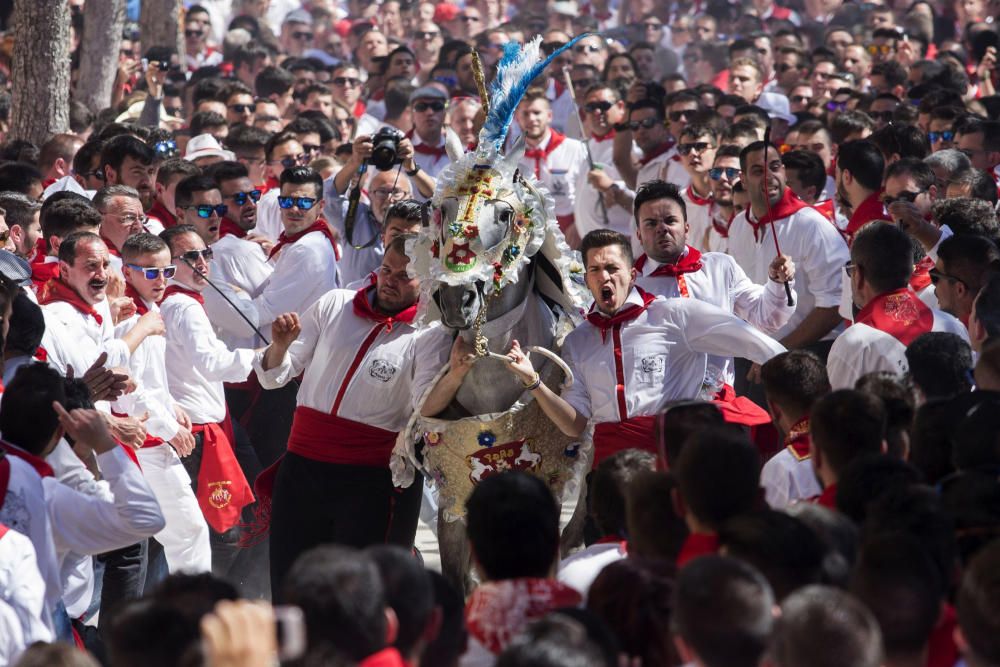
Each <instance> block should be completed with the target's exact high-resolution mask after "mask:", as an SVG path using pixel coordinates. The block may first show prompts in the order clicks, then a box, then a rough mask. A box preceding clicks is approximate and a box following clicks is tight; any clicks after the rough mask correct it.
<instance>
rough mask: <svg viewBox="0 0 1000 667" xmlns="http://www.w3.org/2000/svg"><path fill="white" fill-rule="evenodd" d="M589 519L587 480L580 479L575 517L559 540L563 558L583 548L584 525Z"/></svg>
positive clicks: (572, 517) (571, 519) (564, 529)
mask: <svg viewBox="0 0 1000 667" xmlns="http://www.w3.org/2000/svg"><path fill="white" fill-rule="evenodd" d="M586 519H587V478H586V477H583V478H581V479H580V495H578V496H577V498H576V507H575V508H574V509H573V516H571V517H570V518H569V522H568V523H567V524H566V527H565V528H563V531H562V535H561V536H560V538H559V549H560V553H561V554H562V555H563V557H566V556H568V555H569V554H570V553H571V552H572V551H573V549H576V548H577V547H580V546H583V524H584V522H585V521H586Z"/></svg>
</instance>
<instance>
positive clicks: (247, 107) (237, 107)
mask: <svg viewBox="0 0 1000 667" xmlns="http://www.w3.org/2000/svg"><path fill="white" fill-rule="evenodd" d="M253 109H254V105H252V104H230V105H229V110H230V111H235V112H236V113H253Z"/></svg>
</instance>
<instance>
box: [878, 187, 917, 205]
mask: <svg viewBox="0 0 1000 667" xmlns="http://www.w3.org/2000/svg"><path fill="white" fill-rule="evenodd" d="M925 192H927V190H926V189H924V190H917V191H916V192H910V191H909V190H903V191H902V192H900V193H899V194H898V195H896V196H895V197H889V196H888V195H882V203H883V204H884V205H885V206H892V205H893V204H895V203H896V202H898V201H905V202H909V203H911V204H912V203H913V202H915V201H916V200H917V197H919V196H920V195H922V194H924V193H925Z"/></svg>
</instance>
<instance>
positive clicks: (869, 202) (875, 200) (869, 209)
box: [844, 190, 891, 244]
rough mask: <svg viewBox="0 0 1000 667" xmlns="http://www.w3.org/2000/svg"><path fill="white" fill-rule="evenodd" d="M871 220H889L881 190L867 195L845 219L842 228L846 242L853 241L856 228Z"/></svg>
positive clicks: (858, 228) (856, 231)
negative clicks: (843, 227) (844, 226)
mask: <svg viewBox="0 0 1000 667" xmlns="http://www.w3.org/2000/svg"><path fill="white" fill-rule="evenodd" d="M873 220H891V218H890V217H889V214H888V213H886V212H885V205H884V204H883V203H882V191H881V190H879V191H878V192H873V193H872V194H870V195H868V197H867V198H866V199H865V200H864V201H863V202H861V203H860V204H859V205H858V207H857V208H856V209H854V213H852V214H851V217H850V218H849V219H848V221H847V229H845V230H844V233H845V234H847V242H848V244H850V243H853V242H854V235H855V234H857V233H858V230H860V229H861V228H862V227H864V226H865V225H867V224H868V223H869V222H872V221H873Z"/></svg>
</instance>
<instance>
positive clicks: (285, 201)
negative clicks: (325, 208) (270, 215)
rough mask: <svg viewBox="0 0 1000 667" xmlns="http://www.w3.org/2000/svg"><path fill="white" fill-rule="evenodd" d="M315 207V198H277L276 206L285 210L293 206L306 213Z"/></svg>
mask: <svg viewBox="0 0 1000 667" xmlns="http://www.w3.org/2000/svg"><path fill="white" fill-rule="evenodd" d="M315 205H316V198H315V197H278V206H280V207H281V208H283V209H286V210H287V209H290V208H291V207H292V206H295V207H296V208H298V209H299V210H300V211H308V210H309V209H311V208H312V207H313V206H315Z"/></svg>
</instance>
